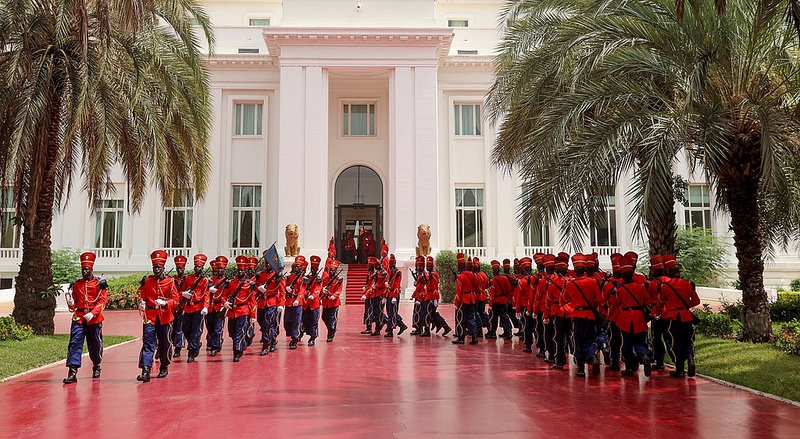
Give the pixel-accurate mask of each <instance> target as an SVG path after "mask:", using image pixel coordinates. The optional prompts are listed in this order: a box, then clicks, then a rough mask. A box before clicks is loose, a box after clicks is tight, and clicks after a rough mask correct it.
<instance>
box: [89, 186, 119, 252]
mask: <svg viewBox="0 0 800 439" xmlns="http://www.w3.org/2000/svg"><path fill="white" fill-rule="evenodd" d="M108 202H114V203H115V204H117V205H115V206H113V207H106V206H104V204H105V203H108ZM107 214H114V230H115V232H116V233H114V235H116V237H117V239H118V242H116V245H111V246H107V245H105V243H104V242H103V240H104V238H105V234H106V233H105V232H106V230H105V224H106V218H105V217H106V215H107ZM93 216H94V219H95V221H94V239H93V242H94V248H96V249H108V250H112V249H113V250H118V249H121V248H124V247H125V239H124V236H125V233H124V232H125V200H124V199H120V198H104V199H100V200H97V203H96V204H95V208H94V212H93ZM98 226H99V227H100V230H99V231H98V229H97V227H98Z"/></svg>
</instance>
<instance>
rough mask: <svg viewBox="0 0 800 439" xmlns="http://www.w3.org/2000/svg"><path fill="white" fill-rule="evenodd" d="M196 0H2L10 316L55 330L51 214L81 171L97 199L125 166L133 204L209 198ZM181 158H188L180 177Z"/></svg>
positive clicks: (2, 153)
mask: <svg viewBox="0 0 800 439" xmlns="http://www.w3.org/2000/svg"><path fill="white" fill-rule="evenodd" d="M192 18H193V19H195V20H197V22H198V23H200V25H201V29H202V32H201V34H202V36H203V37H204V38H205V39H206V40H207V41H208V43H209V44H211V43H212V42H213V38H212V36H211V31H210V27H209V22H208V17H207V16H206V14H205V13H204V12H203V10H202V9H201V8H199V7H198V6H197V5H196V4H195V2H194V1H193V0H107V1H95V0H0V81H2V83H1V84H0V85H1V87H0V163H2V168H1V172H0V184H10V185H13V188H14V194H15V202H16V210H17V212H18V216H19V217H20V218H21V219H22V221H23V226H24V228H23V239H22V252H23V256H22V264H21V266H20V271H19V275H18V277H17V282H16V288H17V292H16V296H15V299H14V304H15V308H14V318H15V320H16V321H17V322H19V323H25V324H29V325H31V326H32V327H33V328H34V330H35V331H36V332H37V333H40V334H52V333H53V330H54V326H53V315H54V305H55V298H54V297H53V295H52V294H47V291H48V290H49V289H51V286H52V284H53V281H52V270H51V253H50V244H51V232H50V229H51V225H52V221H53V212H54V211H55V210H56V209H59V208H61V207H62V206H64V205H65V204H66V203H67V201H68V199H69V195H70V191H71V188H72V185H73V180H74V179H75V178H76V173H80V174H81V175H82V176H83V179H82V180H83V181H82V182H81V189H82V190H83V191H85V192H86V194H87V195H88V199H89V202H90V205H91V206H95V203H96V202H97V200H99V199H100V198H102V197H103V195H105V194H107V193H108V192H109V191H111V190H112V186H111V182H112V181H111V176H110V174H111V171H112V169H114V168H115V167H117V168H119V169H121V170H122V172H123V173H124V175H125V177H126V179H127V185H128V194H127V196H128V199H129V206H130V209H131V210H132V211H134V212H136V211H138V209H139V208H140V206H141V204H142V201H143V199H144V197H145V194H146V192H147V189H148V187H150V186H151V185H153V184H154V185H155V186H156V188H157V189H158V190H159V192H160V193H161V196H162V199H163V200H164V202H165V203H166V202H169V201H171V200H172V199H173V197H175V196H177V194H179V193H181V192H182V191H189V192H194V193H195V194H196V196H198V197H202V195H203V194H204V193H205V190H206V187H207V185H208V179H209V174H210V164H209V162H210V153H209V151H208V148H207V142H208V136H209V131H210V123H211V106H210V102H209V96H208V75H207V73H206V71H205V68H204V65H203V57H202V53H201V50H200V40H199V39H198V35H196V34H195V32H193V30H192V22H191V20H192ZM175 163H181V165H182V168H181V172H176V170H177V169H176V167H175V166H174V164H175Z"/></svg>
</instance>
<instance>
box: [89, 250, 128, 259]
mask: <svg viewBox="0 0 800 439" xmlns="http://www.w3.org/2000/svg"><path fill="white" fill-rule="evenodd" d="M92 252H93V253H94V254H95V255H97V259H119V258H120V256H121V255H122V249H121V248H96V249H94V250H92Z"/></svg>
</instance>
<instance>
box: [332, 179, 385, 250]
mask: <svg viewBox="0 0 800 439" xmlns="http://www.w3.org/2000/svg"><path fill="white" fill-rule="evenodd" d="M333 204H334V218H335V221H336V227H335V235H334V236H336V255H337V256H338V259H339V260H340V261H342V262H344V263H346V264H349V263H353V262H361V263H366V258H367V256H379V252H380V242H381V238H383V182H382V181H381V178H380V176H378V174H377V173H376V172H375V171H373V170H372V169H371V168H369V167H367V166H361V165H357V166H351V167H349V168H347V169H345V170H344V171H342V173H341V174H339V177H338V178H337V179H336V185H335V187H334V203H333ZM348 234H352V237H353V241H354V243H355V247H356V249H355V251H354V252H353V251H347V250H346V242H347V240H348ZM370 241H371V242H372V244H369V243H370Z"/></svg>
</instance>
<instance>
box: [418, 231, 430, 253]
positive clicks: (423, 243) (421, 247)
mask: <svg viewBox="0 0 800 439" xmlns="http://www.w3.org/2000/svg"><path fill="white" fill-rule="evenodd" d="M430 254H431V226H429V225H427V224H420V225H419V226H418V227H417V256H428V255H430Z"/></svg>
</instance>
